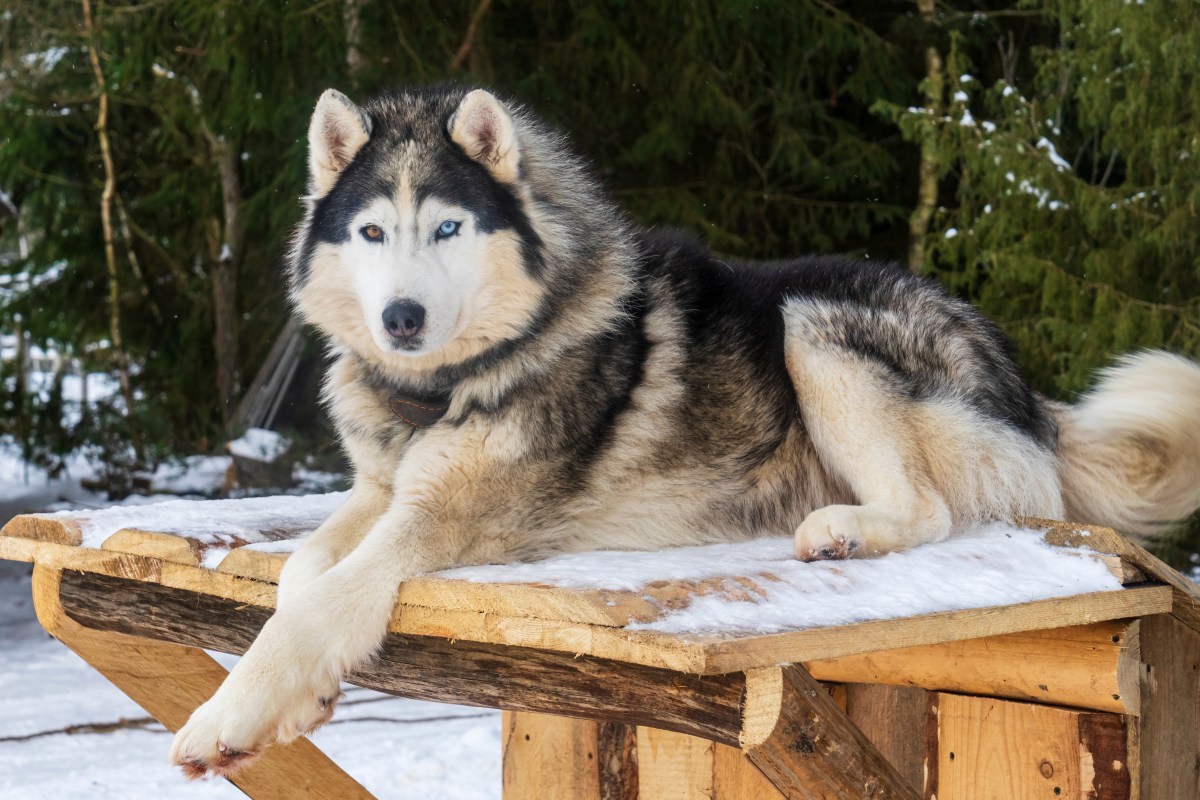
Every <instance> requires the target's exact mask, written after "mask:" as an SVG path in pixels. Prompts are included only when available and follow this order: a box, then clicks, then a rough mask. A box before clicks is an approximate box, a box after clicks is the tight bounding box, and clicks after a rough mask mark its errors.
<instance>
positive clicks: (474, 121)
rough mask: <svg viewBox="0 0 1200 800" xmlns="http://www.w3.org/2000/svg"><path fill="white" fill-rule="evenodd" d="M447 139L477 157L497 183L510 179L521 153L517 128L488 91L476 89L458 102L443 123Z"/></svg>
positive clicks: (502, 106) (514, 173)
mask: <svg viewBox="0 0 1200 800" xmlns="http://www.w3.org/2000/svg"><path fill="white" fill-rule="evenodd" d="M447 127H448V129H449V133H450V140H451V141H453V142H454V143H455V144H457V145H458V146H459V147H461V148H462V149H463V152H465V153H466V154H467V155H468V156H470V157H471V158H473V159H474V160H475V161H478V162H479V163H480V164H482V165H483V166H484V167H486V168H487V170H488V172H490V173H492V177H494V178H495V179H496V180H498V181H500V182H501V183H514V182H516V179H517V165H518V163H520V159H521V155H520V150H519V148H518V147H517V129H516V126H515V125H514V124H513V120H512V117H511V116H509V113H508V111H507V110H506V109H505V108H504V105H503V104H502V103H501V102H500V101H499V100H497V99H496V97H495V96H494V95H493V94H491V93H490V92H487V91H484V90H483V89H476V90H474V91H472V92H469V93H468V94H467V96H466V97H464V98H463V99H462V102H460V103H459V104H458V108H457V109H456V110H455V112H454V115H453V116H451V117H450V124H449V125H448V126H447Z"/></svg>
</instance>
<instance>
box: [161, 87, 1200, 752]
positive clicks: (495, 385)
mask: <svg viewBox="0 0 1200 800" xmlns="http://www.w3.org/2000/svg"><path fill="white" fill-rule="evenodd" d="M309 146H310V168H311V185H310V189H311V193H310V194H309V196H308V198H307V200H306V213H305V216H304V222H303V224H302V225H301V227H300V229H299V231H298V232H297V234H296V237H295V241H294V246H293V251H292V257H291V297H292V300H293V302H294V304H295V306H296V308H297V309H298V311H299V313H300V315H301V316H302V317H303V318H304V320H305V321H307V322H308V323H310V324H312V325H314V326H315V327H316V328H318V329H319V330H320V331H321V332H322V333H323V334H324V335H325V336H327V337H328V339H329V342H330V347H331V349H332V352H333V354H334V363H333V366H332V369H331V371H330V374H329V376H328V380H327V382H326V385H325V402H326V403H327V404H328V406H329V409H330V410H331V412H332V415H333V418H334V420H335V423H336V426H337V430H338V432H339V435H340V437H341V441H342V444H343V445H344V447H345V449H346V452H347V453H348V454H349V457H350V459H351V460H352V461H353V464H354V488H353V491H352V492H351V494H350V497H349V499H348V500H347V501H346V503H345V505H344V506H343V507H342V508H340V509H339V510H338V511H337V512H336V513H335V514H334V515H333V516H332V517H331V518H330V519H329V520H328V521H327V522H326V523H325V524H324V525H322V526H321V528H320V529H319V530H318V531H316V533H314V534H313V535H312V536H311V537H310V538H309V539H308V540H307V541H305V542H304V544H303V546H302V547H301V548H300V549H299V551H298V552H296V553H295V555H293V556H292V557H291V558H290V559H289V560H288V562H287V566H286V568H285V569H284V571H283V574H282V576H281V578H280V584H279V594H278V610H277V611H276V613H275V615H274V616H273V617H272V618H271V620H270V621H269V622H268V623H267V625H266V626H265V627H264V628H263V630H262V633H261V634H260V635H259V638H258V639H257V641H255V643H254V645H253V646H252V647H251V648H250V650H249V652H247V654H246V656H245V657H244V658H243V659H242V660H241V662H240V663H239V664H238V665H237V666H236V667H235V668H234V670H233V672H232V673H231V674H230V675H229V677H228V679H227V680H226V681H225V683H224V685H223V686H222V687H221V688H220V690H219V691H218V692H217V694H216V695H215V696H214V697H213V698H212V699H211V700H209V701H208V702H207V703H205V704H204V705H203V706H201V707H200V708H199V709H197V711H196V712H195V713H194V714H193V715H192V718H191V720H190V721H189V722H188V723H187V725H186V726H185V727H184V728H183V729H182V730H180V732H179V733H178V735H177V736H176V737H175V741H174V745H173V747H172V754H171V757H172V759H173V761H174V762H175V763H177V764H179V765H181V766H183V767H184V769H185V771H187V772H189V773H190V774H191V775H200V774H203V773H205V772H213V773H217V774H229V773H231V772H233V771H234V770H236V769H237V768H238V767H240V766H241V765H243V764H244V763H245V762H246V761H247V760H248V759H250V758H252V757H253V756H254V755H255V754H257V753H259V752H260V751H261V750H262V749H263V748H265V747H267V746H268V745H270V744H272V743H275V742H287V741H290V740H292V739H294V738H296V737H298V736H300V735H302V734H304V733H305V732H306V731H310V730H312V729H313V728H315V727H316V726H318V725H320V724H321V723H323V722H325V721H326V720H327V719H328V718H329V716H330V714H331V713H332V708H333V702H334V699H335V698H336V697H337V696H338V680H339V678H340V677H341V676H342V675H344V674H345V673H346V672H347V671H348V670H350V669H351V668H353V667H354V666H355V665H356V664H358V663H360V662H362V661H363V660H365V659H367V658H368V657H370V656H371V654H372V653H373V651H374V650H375V649H376V648H377V647H378V645H379V644H380V642H381V641H382V639H383V637H384V635H385V632H386V629H387V625H388V620H389V617H390V615H391V612H392V608H393V604H394V601H395V597H396V590H397V586H398V584H399V583H400V582H401V581H402V580H403V579H405V578H408V577H410V576H412V575H416V574H418V573H423V572H429V571H433V570H439V569H443V568H447V567H453V566H459V565H467V564H480V563H488V562H505V561H512V560H517V559H536V558H540V557H544V556H547V555H549V554H552V553H559V552H563V551H576V550H585V549H603V548H609V549H612V548H637V549H654V548H663V547H673V546H678V545H694V544H700V543H704V542H714V541H729V540H734V539H740V538H745V537H751V536H759V535H794V537H795V552H796V556H797V557H798V558H801V559H806V560H811V559H828V558H845V557H859V556H872V555H875V554H879V553H886V552H889V551H894V550H900V549H904V548H908V547H912V546H914V545H918V544H921V543H924V542H936V541H938V540H941V539H944V538H946V537H947V536H950V535H951V534H953V533H954V532H956V531H959V530H961V529H963V528H966V527H968V526H972V525H975V524H976V523H979V522H982V521H985V520H993V519H1006V518H1012V517H1016V516H1024V515H1028V516H1037V517H1051V518H1064V517H1065V518H1069V519H1072V520H1075V521H1080V522H1095V523H1101V524H1106V525H1113V526H1116V527H1118V528H1121V529H1123V530H1125V531H1129V532H1134V533H1142V534H1152V533H1154V532H1155V531H1158V530H1160V529H1162V528H1163V527H1164V526H1165V525H1166V524H1167V523H1169V522H1170V521H1172V520H1177V519H1179V518H1181V517H1184V516H1186V515H1187V514H1188V513H1190V512H1191V511H1192V510H1193V509H1195V508H1196V507H1197V506H1200V480H1198V477H1200V366H1198V365H1196V364H1194V363H1192V362H1190V361H1187V360H1184V359H1182V358H1179V357H1176V356H1172V355H1168V354H1165V353H1157V352H1155V353H1144V354H1140V355H1136V356H1132V357H1128V358H1126V359H1124V360H1121V361H1119V362H1118V363H1117V366H1115V367H1113V368H1111V369H1110V370H1108V371H1107V372H1106V373H1104V375H1103V376H1102V377H1101V379H1100V382H1099V385H1098V386H1097V387H1096V389H1095V390H1094V391H1093V392H1092V393H1091V394H1089V395H1087V396H1085V397H1084V398H1083V399H1082V402H1081V403H1080V404H1078V405H1076V406H1074V407H1071V406H1066V405H1060V404H1058V403H1053V402H1049V401H1047V400H1045V399H1043V398H1041V397H1039V396H1038V395H1036V394H1035V393H1034V392H1032V391H1031V390H1030V388H1029V386H1028V385H1027V384H1026V383H1025V381H1024V380H1023V379H1022V377H1021V375H1020V374H1019V373H1018V371H1017V369H1016V367H1015V366H1014V364H1013V360H1012V348H1011V347H1010V345H1009V343H1008V341H1007V340H1006V339H1005V338H1004V336H1003V335H1002V334H1001V333H1000V332H999V331H998V330H997V329H996V328H995V327H994V326H993V325H991V324H990V323H989V322H988V321H987V320H985V319H983V318H982V317H981V316H980V315H979V314H978V313H977V312H976V311H975V310H974V309H972V308H971V307H970V306H969V305H967V304H965V303H963V302H960V301H958V300H956V299H954V298H951V297H948V296H947V295H946V294H945V293H943V292H942V291H941V290H940V289H939V288H938V287H937V286H935V285H934V284H932V283H930V282H929V281H926V280H923V279H921V278H918V277H915V276H913V275H911V274H909V273H907V272H905V271H904V270H903V269H900V268H898V267H896V266H892V265H885V264H877V263H859V262H854V261H850V260H847V259H843V258H833V257H820V258H802V259H798V260H794V261H779V262H771V263H738V262H732V261H726V260H722V259H719V258H717V257H716V256H714V255H713V254H712V253H711V252H709V251H708V250H706V249H705V248H704V247H703V246H702V245H700V244H699V243H697V242H696V241H695V240H693V239H691V238H689V237H687V236H684V235H680V234H675V233H666V232H638V231H636V230H635V229H634V228H633V227H631V226H630V224H629V223H628V222H627V221H626V220H625V218H624V217H623V216H622V215H621V213H620V212H619V211H618V210H617V209H616V208H615V207H614V206H613V205H612V203H611V202H610V201H609V200H608V199H607V198H606V196H605V194H604V193H603V191H602V190H601V189H600V187H599V186H598V185H597V183H596V182H595V180H594V179H593V178H592V177H591V176H590V175H589V174H588V171H587V169H586V168H585V166H584V164H583V162H582V161H581V160H580V159H579V158H578V157H576V156H575V155H573V154H572V153H571V152H570V150H569V148H568V146H567V144H566V142H565V140H564V139H563V138H562V137H561V136H559V135H557V134H556V133H554V132H552V131H551V130H549V129H548V128H547V127H546V126H545V125H543V124H542V123H540V122H539V121H538V120H537V119H535V118H534V117H533V116H532V115H531V114H530V113H528V112H527V111H525V110H523V109H521V108H519V107H518V106H516V105H514V104H512V103H507V102H503V101H501V100H499V99H497V98H496V97H495V96H493V95H492V94H490V93H488V92H487V91H484V90H481V89H476V90H474V91H468V90H467V89H465V88H461V87H456V86H440V87H433V88H426V89H415V90H410V91H403V92H399V93H396V94H390V95H386V96H383V97H380V98H377V99H375V100H373V101H371V102H370V103H368V104H366V105H365V106H363V107H361V108H360V107H358V106H356V105H354V104H353V103H352V102H350V100H348V99H347V98H346V97H345V96H343V95H341V94H339V93H338V92H335V91H327V92H325V94H324V95H322V96H321V98H320V101H319V102H318V104H317V107H316V111H315V113H314V115H313V119H312V124H311V128H310V130H309Z"/></svg>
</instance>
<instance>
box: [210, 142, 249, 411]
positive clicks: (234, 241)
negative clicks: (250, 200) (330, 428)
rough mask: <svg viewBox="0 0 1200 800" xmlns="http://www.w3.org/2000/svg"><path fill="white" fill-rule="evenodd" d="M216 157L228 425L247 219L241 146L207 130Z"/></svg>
mask: <svg viewBox="0 0 1200 800" xmlns="http://www.w3.org/2000/svg"><path fill="white" fill-rule="evenodd" d="M206 132H207V133H208V138H209V145H210V146H211V148H212V154H213V160H214V161H215V162H216V165H217V171H218V173H219V175H220V178H221V205H222V209H221V211H222V217H223V219H222V224H220V225H217V226H213V227H215V228H216V230H213V227H210V236H209V248H210V251H211V252H210V259H211V261H212V272H211V276H212V291H213V321H214V338H213V348H214V353H215V355H216V361H217V393H218V400H219V402H220V404H221V420H222V422H223V423H224V424H225V425H226V426H228V424H229V422H230V420H231V419H232V418H233V412H234V409H235V408H236V407H237V402H238V398H239V397H240V395H241V377H240V375H239V370H238V331H239V324H238V292H237V279H238V265H239V264H240V263H241V260H242V247H243V242H244V232H245V228H244V221H243V218H242V181H241V176H240V175H239V174H238V155H237V150H238V148H236V147H234V146H233V145H231V144H230V143H229V142H228V141H226V140H225V139H224V138H223V137H220V136H214V135H213V134H212V133H211V131H208V130H207V128H206Z"/></svg>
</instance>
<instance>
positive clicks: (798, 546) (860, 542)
mask: <svg viewBox="0 0 1200 800" xmlns="http://www.w3.org/2000/svg"><path fill="white" fill-rule="evenodd" d="M860 511H861V510H860V509H859V508H856V507H854V506H826V507H825V508H818V509H817V510H816V511H814V512H812V513H811V514H809V515H808V516H807V517H805V518H804V522H802V523H800V527H799V528H797V529H796V538H795V542H794V546H795V552H796V558H798V559H800V560H801V561H827V560H830V559H835V558H850V557H851V556H855V555H861V554H863V551H864V541H865V536H864V531H863V521H862V519H861V518H860Z"/></svg>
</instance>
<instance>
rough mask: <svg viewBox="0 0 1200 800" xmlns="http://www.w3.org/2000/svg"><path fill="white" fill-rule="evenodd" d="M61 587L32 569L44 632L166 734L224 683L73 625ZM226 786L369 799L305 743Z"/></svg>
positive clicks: (185, 657) (216, 673)
mask: <svg viewBox="0 0 1200 800" xmlns="http://www.w3.org/2000/svg"><path fill="white" fill-rule="evenodd" d="M131 583H132V582H131ZM135 585H138V584H135ZM61 587H62V575H61V573H59V572H57V571H55V570H52V569H49V568H47V567H43V566H37V567H35V568H34V571H33V596H34V605H35V608H36V610H37V614H38V619H39V620H40V621H41V623H42V625H43V627H45V628H46V630H47V631H49V632H50V633H51V634H52V635H54V636H55V638H57V639H59V640H60V641H61V642H62V643H63V644H65V645H67V646H68V647H69V648H71V649H72V650H74V651H75V652H76V653H78V654H79V655H80V656H81V657H82V658H83V659H84V660H85V661H87V662H88V664H90V665H91V666H92V667H94V668H95V669H96V670H98V671H99V672H100V673H101V674H102V675H104V677H106V678H108V680H110V681H112V682H113V683H114V684H116V686H117V688H119V689H120V690H121V691H123V692H124V693H125V694H127V695H128V696H129V697H130V698H131V699H132V700H133V701H134V702H136V703H137V704H138V705H140V706H141V707H142V708H144V709H146V711H148V712H149V713H150V714H151V715H153V716H154V718H155V719H157V720H158V721H159V722H161V723H162V724H163V725H164V726H166V727H167V728H168V729H169V730H172V731H175V730H178V729H179V728H180V727H182V725H183V724H184V723H185V722H186V721H187V719H188V717H189V716H190V715H191V713H192V711H194V710H195V709H196V708H197V707H198V706H199V705H200V704H201V703H202V702H204V701H205V700H207V699H208V698H209V697H210V696H211V695H212V693H213V692H215V691H216V690H217V687H218V686H220V685H221V682H222V681H223V680H224V679H225V674H226V673H225V670H224V668H223V667H221V665H220V664H218V663H217V662H216V661H214V660H213V659H212V658H211V657H210V656H209V655H208V654H207V653H205V652H204V651H202V650H198V649H196V648H194V647H185V646H182V645H179V644H170V643H165V642H160V641H150V640H146V639H141V638H135V637H132V636H127V635H123V634H120V633H115V632H108V631H98V630H95V629H91V628H87V627H84V626H82V625H80V624H79V623H78V622H76V621H75V620H74V619H72V618H71V617H70V616H69V613H68V611H67V608H66V607H65V606H64V604H63V599H62V594H61ZM143 612H144V609H143ZM232 782H233V783H234V784H236V785H237V787H238V788H239V789H241V790H242V791H243V792H245V793H246V794H247V795H249V796H250V797H252V798H255V800H287V798H311V799H312V800H317V799H318V798H321V799H328V800H337V799H338V798H370V797H371V795H370V794H369V793H368V792H367V791H366V790H365V789H364V788H363V787H362V786H360V785H359V784H358V782H357V781H355V780H354V779H353V778H351V777H350V776H348V775H347V774H346V773H344V772H342V770H341V769H340V768H339V767H338V766H337V765H336V764H335V763H333V762H332V761H330V760H329V758H328V757H326V756H325V754H324V753H322V752H321V751H320V750H318V749H317V747H316V746H315V745H314V744H313V743H312V742H311V741H309V740H308V739H299V740H297V741H295V742H293V743H292V744H290V745H287V746H286V747H275V748H271V749H270V750H268V751H267V752H264V753H263V754H262V756H260V757H259V758H258V759H256V760H255V761H254V762H253V763H252V764H250V765H249V766H247V767H246V768H245V769H244V770H242V771H241V772H239V773H238V775H237V776H236V777H234V778H233V779H232Z"/></svg>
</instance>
